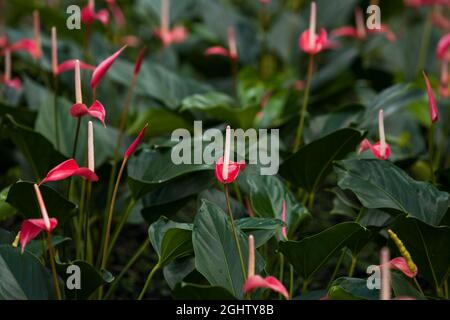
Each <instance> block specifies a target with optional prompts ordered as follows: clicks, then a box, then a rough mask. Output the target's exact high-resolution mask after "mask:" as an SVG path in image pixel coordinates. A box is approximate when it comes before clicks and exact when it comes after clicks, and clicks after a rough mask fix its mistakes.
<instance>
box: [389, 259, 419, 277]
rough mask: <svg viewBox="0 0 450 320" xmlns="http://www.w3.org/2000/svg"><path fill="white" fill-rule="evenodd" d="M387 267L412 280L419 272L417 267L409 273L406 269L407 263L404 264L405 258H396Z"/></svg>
mask: <svg viewBox="0 0 450 320" xmlns="http://www.w3.org/2000/svg"><path fill="white" fill-rule="evenodd" d="M389 265H390V267H391V269H395V270H399V271H401V272H403V274H404V275H405V276H407V277H409V278H414V277H415V276H417V273H418V272H419V269H418V268H417V266H416V267H415V271H414V272H413V271H411V270H410V269H409V267H408V263H407V262H406V260H405V258H403V257H397V258H394V259H392V260H391V261H389Z"/></svg>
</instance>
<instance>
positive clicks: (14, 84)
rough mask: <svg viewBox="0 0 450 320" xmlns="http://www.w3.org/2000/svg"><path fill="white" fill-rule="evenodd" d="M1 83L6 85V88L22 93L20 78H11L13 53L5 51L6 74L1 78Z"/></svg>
mask: <svg viewBox="0 0 450 320" xmlns="http://www.w3.org/2000/svg"><path fill="white" fill-rule="evenodd" d="M0 83H4V84H5V85H6V86H8V87H10V88H13V89H15V90H16V91H20V89H21V88H22V85H21V81H20V79H19V78H11V52H10V51H9V50H8V49H7V50H5V73H4V74H3V75H1V77H0Z"/></svg>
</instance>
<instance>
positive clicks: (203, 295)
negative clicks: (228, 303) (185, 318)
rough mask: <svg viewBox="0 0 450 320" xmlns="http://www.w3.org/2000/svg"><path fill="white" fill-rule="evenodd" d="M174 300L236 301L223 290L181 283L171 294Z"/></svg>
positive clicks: (216, 287)
mask: <svg viewBox="0 0 450 320" xmlns="http://www.w3.org/2000/svg"><path fill="white" fill-rule="evenodd" d="M172 295H173V298H174V299H176V300H236V298H235V297H234V296H233V295H232V294H231V293H230V292H229V291H228V290H227V289H225V288H222V287H220V286H207V285H199V284H194V283H186V282H181V283H179V284H177V285H176V286H175V288H174V290H173V292H172Z"/></svg>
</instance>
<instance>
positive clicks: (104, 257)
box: [100, 157, 128, 269]
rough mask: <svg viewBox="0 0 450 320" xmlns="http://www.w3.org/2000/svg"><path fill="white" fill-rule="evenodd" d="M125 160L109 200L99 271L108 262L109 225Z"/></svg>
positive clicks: (125, 159)
mask: <svg viewBox="0 0 450 320" xmlns="http://www.w3.org/2000/svg"><path fill="white" fill-rule="evenodd" d="M127 160H128V158H126V157H125V158H124V159H123V161H122V165H121V166H120V170H119V175H118V176H117V179H116V184H115V187H114V191H113V194H112V198H111V204H110V206H109V213H108V223H107V224H106V232H105V237H104V242H103V246H102V249H101V251H100V252H102V253H103V255H102V263H101V269H104V268H105V267H106V263H107V260H108V253H109V250H108V248H109V239H110V233H111V225H112V219H113V213H114V207H115V205H116V198H117V193H118V191H119V186H120V180H121V178H122V175H123V171H124V169H125V165H126V163H127Z"/></svg>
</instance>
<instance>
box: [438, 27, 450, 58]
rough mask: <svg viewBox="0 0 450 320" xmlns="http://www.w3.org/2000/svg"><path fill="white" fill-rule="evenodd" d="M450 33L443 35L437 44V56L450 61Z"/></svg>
mask: <svg viewBox="0 0 450 320" xmlns="http://www.w3.org/2000/svg"><path fill="white" fill-rule="evenodd" d="M449 48H450V33H449V34H447V35H445V36H443V37H442V38H441V39H440V40H439V42H438V45H437V48H436V56H437V57H438V59H439V60H444V61H450V52H449Z"/></svg>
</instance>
